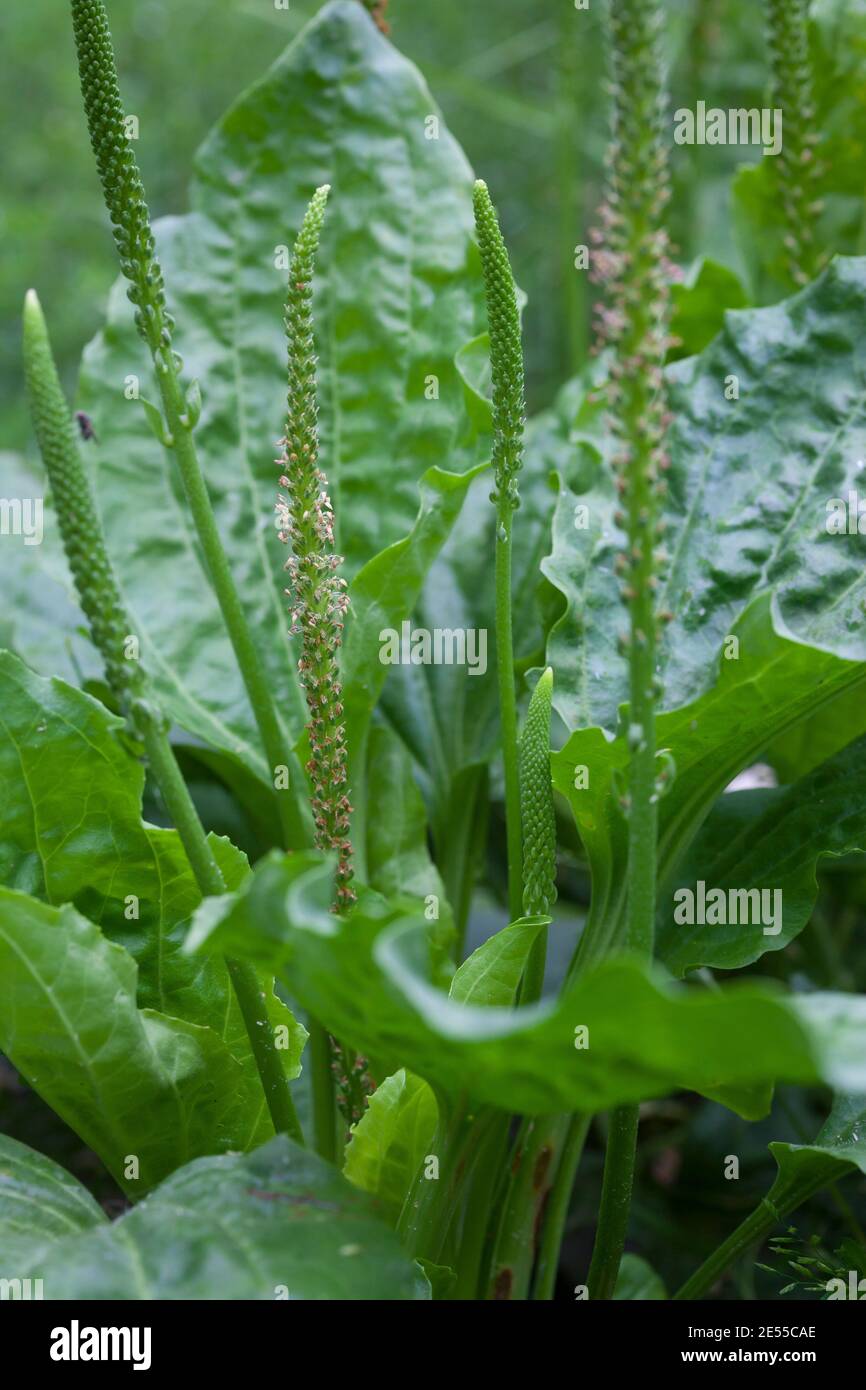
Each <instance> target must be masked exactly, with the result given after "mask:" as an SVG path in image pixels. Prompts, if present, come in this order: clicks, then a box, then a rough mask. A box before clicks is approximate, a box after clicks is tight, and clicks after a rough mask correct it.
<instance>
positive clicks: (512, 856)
mask: <svg viewBox="0 0 866 1390" xmlns="http://www.w3.org/2000/svg"><path fill="white" fill-rule="evenodd" d="M512 517H513V512H512V510H511V508H510V507H508V506H502V507H500V508H498V509H497V538H496V567H495V570H496V573H495V582H496V673H497V680H498V683H499V719H500V727H501V730H502V760H503V763H504V767H505V829H506V842H507V849H508V915H509V919H510V920H511V921H512V922H515V921H516V920H517V918H518V917H519V916H520V913H521V904H522V901H523V848H522V839H521V830H520V774H519V770H518V761H517V698H516V695H515V690H514V637H513V631H512V621H511V548H512Z"/></svg>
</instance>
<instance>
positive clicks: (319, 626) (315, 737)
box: [277, 184, 355, 910]
mask: <svg viewBox="0 0 866 1390" xmlns="http://www.w3.org/2000/svg"><path fill="white" fill-rule="evenodd" d="M329 192H330V188H329V186H328V185H327V184H325V185H323V187H322V188H319V189H317V190H316V192H315V193H314V194H313V197H312V200H311V202H310V205H309V207H308V208H307V212H306V215H305V217H304V221H303V224H302V226H301V230H300V232H299V234H298V239H297V241H296V242H295V248H294V251H293V254H292V261H291V266H290V269H289V286H288V295H287V298H286V320H285V322H286V334H287V338H288V371H289V384H288V413H287V422H286V434H285V438H284V439H282V440H280V443H281V444H282V445H283V453H282V455H281V456H280V458H278V459H277V464H278V465H279V468H280V470H281V477H280V487H281V488H283V489H284V493H283V494H282V495H281V496H280V497H279V499H278V501H277V515H278V518H279V521H280V528H281V529H280V539H281V540H282V541H284V542H285V543H286V544H287V545H291V548H292V553H291V555H290V556H289V559H288V560H287V561H286V569H287V570H288V572H289V581H290V583H289V588H288V589H287V590H286V593H287V594H288V596H289V598H290V599H291V602H292V628H291V631H292V633H293V634H297V635H299V636H300V637H301V659H300V661H299V662H298V668H299V670H300V674H301V683H302V684H303V687H304V692H305V694H306V697H307V705H308V707H309V711H310V719H309V723H308V724H307V732H308V734H309V739H310V760H309V762H308V763H307V773H308V775H309V778H310V781H311V783H312V788H313V795H312V807H313V821H314V824H315V828H316V846H317V848H319V849H323V850H334V851H336V854H337V907H338V909H339V910H342V909H344V908H347V907H350V906H351V904H352V903H353V902H354V901H355V894H354V891H353V890H352V887H351V881H352V844H351V841H350V840H349V817H350V814H351V810H352V808H351V806H350V805H349V799H348V796H347V793H346V762H347V753H346V741H345V730H344V727H343V719H342V716H343V704H342V700H343V695H342V688H341V685H340V670H339V650H340V645H341V641H342V632H343V622H344V619H345V614H346V609H347V607H348V604H349V599H348V595H347V594H346V581H345V580H344V579H342V578H340V576H339V574H338V570H339V568H340V565H341V564H342V558H341V557H340V556H339V555H336V554H335V553H334V515H333V511H332V509H331V502H330V499H329V497H328V494H327V491H326V488H327V478H326V477H325V475H324V473H322V471H321V469H320V468H319V466H318V457H319V436H318V428H317V423H316V422H317V416H318V403H317V388H316V352H315V340H314V335H313V312H312V300H313V283H312V282H313V270H314V266H315V260H316V252H317V250H318V246H319V237H320V234H321V230H322V221H323V218H324V215H325V204H326V202H327V199H328V193H329Z"/></svg>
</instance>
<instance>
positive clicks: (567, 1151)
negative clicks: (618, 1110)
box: [532, 1115, 592, 1301]
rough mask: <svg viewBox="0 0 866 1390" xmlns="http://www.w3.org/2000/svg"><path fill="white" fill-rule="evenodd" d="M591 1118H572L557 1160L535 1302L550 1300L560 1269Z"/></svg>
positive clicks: (537, 1277) (535, 1287)
mask: <svg viewBox="0 0 866 1390" xmlns="http://www.w3.org/2000/svg"><path fill="white" fill-rule="evenodd" d="M591 1118H592V1117H591V1116H590V1115H572V1117H571V1120H570V1122H569V1127H568V1134H567V1135H566V1138H565V1143H564V1145H563V1149H562V1158H561V1159H560V1161H559V1167H558V1168H557V1170H556V1178H555V1179H554V1183H553V1187H552V1188H551V1192H550V1198H549V1200H548V1203H547V1214H546V1216H545V1221H544V1232H543V1234H542V1237H541V1249H540V1250H539V1253H538V1266H537V1269H536V1272H535V1284H534V1286H533V1290H532V1297H533V1299H535V1300H540V1301H545V1300H550V1299H552V1298H553V1290H554V1287H555V1285H556V1272H557V1270H558V1269H559V1254H560V1250H561V1248H562V1240H563V1236H564V1235H565V1223H566V1221H567V1219H568V1208H569V1205H570V1203H571V1191H572V1188H573V1187H574V1179H575V1174H576V1173H577V1168H578V1164H579V1163H580V1159H581V1155H582V1153H583V1146H584V1144H585V1143H586V1136H587V1134H588V1132H589V1126H590V1121H591Z"/></svg>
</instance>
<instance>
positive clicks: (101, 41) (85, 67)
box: [72, 0, 174, 352]
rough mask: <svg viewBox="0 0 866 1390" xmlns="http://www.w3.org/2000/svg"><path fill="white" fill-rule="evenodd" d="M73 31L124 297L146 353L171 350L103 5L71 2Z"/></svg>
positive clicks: (90, 0)
mask: <svg viewBox="0 0 866 1390" xmlns="http://www.w3.org/2000/svg"><path fill="white" fill-rule="evenodd" d="M72 25H73V30H74V33H75V45H76V49H77V51H78V71H79V76H80V78H81V93H82V96H83V98H84V110H85V114H86V116H87V127H88V130H89V132H90V143H91V145H92V146H93V153H94V155H95V156H96V167H97V170H98V172H99V178H100V181H101V183H102V192H103V195H104V197H105V204H106V207H107V208H108V213H109V216H110V217H111V225H112V231H113V233H114V240H115V244H116V246H117V251H118V255H119V257H120V268H121V270H122V271H123V273H124V275H125V276H126V278H127V280H128V281H129V289H128V290H127V295H128V296H129V298H130V300H131V301H132V303H133V304H135V306H136V312H135V321H136V324H137V325H138V329H139V332H140V333H141V335H142V337H143V338H144V339H145V340H146V341H147V343H148V345H149V347H150V348H151V351H153V352H161V351H164V350H165V351H167V350H169V349H170V347H171V330H172V328H173V327H174V321H173V319H172V318H171V315H170V314H169V313H168V312H167V310H166V307H165V289H164V286H163V278H162V270H161V269H160V265H159V261H158V260H157V257H156V250H155V245H154V239H153V232H152V231H151V226H150V214H149V212H148V209H147V203H146V201H145V197H144V187H143V185H142V182H141V176H140V174H139V172H138V165H137V163H136V159H135V155H134V153H133V148H132V144H131V143H130V141H129V138H128V136H127V132H126V126H125V120H124V111H123V105H122V103H121V99H120V89H119V86H118V82H117V69H116V66H115V61H114V49H113V46H112V42H111V31H110V29H109V26H108V16H107V14H106V11H105V6H104V4H103V3H102V0H72Z"/></svg>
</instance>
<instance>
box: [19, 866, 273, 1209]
mask: <svg viewBox="0 0 866 1390" xmlns="http://www.w3.org/2000/svg"><path fill="white" fill-rule="evenodd" d="M136 973H137V971H136V965H135V962H134V960H133V959H132V957H131V956H130V955H129V954H128V953H127V952H126V951H124V950H123V948H122V947H121V946H117V945H114V944H113V943H111V942H109V941H107V940H106V939H105V937H104V936H103V935H102V934H101V932H100V931H99V928H98V927H96V926H94V925H93V923H92V922H88V921H87V920H86V918H84V917H82V916H81V915H80V914H79V913H78V912H76V911H75V909H74V908H72V907H68V906H67V907H62V908H59V909H58V908H54V907H48V906H46V905H45V904H44V903H40V902H37V901H36V899H35V898H30V897H28V896H27V895H26V894H24V893H15V892H10V891H9V890H8V889H0V1051H2V1052H4V1053H5V1054H6V1056H7V1057H8V1058H9V1059H10V1061H11V1062H12V1064H13V1066H15V1067H16V1069H17V1070H18V1071H20V1072H21V1074H22V1076H23V1077H24V1078H25V1080H26V1081H27V1082H28V1084H29V1085H30V1086H32V1088H33V1089H34V1091H37V1092H38V1093H39V1095H41V1096H42V1098H43V1100H45V1101H47V1102H48V1104H49V1105H50V1106H51V1108H52V1109H53V1110H55V1111H56V1112H57V1114H58V1115H60V1116H61V1118H62V1119H64V1120H65V1121H66V1122H67V1124H69V1125H70V1126H71V1128H72V1129H74V1130H75V1131H76V1133H77V1134H79V1135H80V1136H81V1138H82V1139H83V1140H84V1141H85V1143H87V1144H88V1145H89V1146H90V1147H91V1148H92V1149H94V1150H95V1151H96V1153H98V1154H99V1156H100V1158H101V1159H102V1161H103V1162H104V1163H105V1165H106V1167H107V1168H108V1169H109V1170H110V1172H111V1173H112V1174H113V1176H114V1177H115V1178H116V1179H117V1181H118V1182H119V1183H120V1184H121V1186H123V1187H125V1188H126V1189H127V1191H129V1192H130V1193H131V1194H132V1195H136V1196H140V1195H142V1194H143V1193H144V1192H146V1191H147V1190H148V1189H149V1188H151V1187H152V1186H153V1185H154V1184H155V1183H156V1182H158V1181H159V1180H160V1179H161V1178H163V1177H164V1176H165V1175H166V1174H167V1173H170V1172H172V1171H173V1169H175V1168H177V1167H179V1166H180V1164H182V1163H185V1162H187V1161H188V1160H189V1159H190V1158H194V1157H197V1156H198V1155H200V1154H206V1153H214V1152H219V1151H221V1150H224V1149H235V1148H245V1147H247V1145H248V1144H249V1143H250V1142H251V1141H252V1139H253V1137H254V1134H255V1132H256V1130H257V1128H258V1124H259V1120H260V1104H259V1097H258V1096H257V1095H256V1094H255V1092H253V1091H252V1089H251V1087H252V1081H251V1079H250V1078H248V1077H247V1075H246V1074H245V1072H244V1070H243V1068H242V1067H241V1065H240V1063H239V1062H237V1061H236V1060H235V1058H234V1057H233V1056H232V1055H231V1053H230V1052H229V1050H228V1047H227V1046H226V1044H225V1043H224V1042H223V1040H222V1039H221V1038H220V1037H219V1036H218V1035H217V1034H216V1033H215V1032H213V1031H212V1030H211V1029H209V1028H201V1027H197V1026H195V1025H194V1024H191V1023H186V1022H184V1021H182V1020H181V1019H177V1018H169V1017H167V1016H165V1015H164V1014H160V1013H157V1012H156V1011H155V1010H152V1009H139V1008H137V1007H136ZM130 1158H136V1159H137V1160H138V1174H137V1175H136V1174H135V1173H134V1172H133V1170H132V1167H130V1168H129V1171H128V1172H125V1171H124V1170H125V1169H126V1167H127V1163H128V1160H129V1159H130Z"/></svg>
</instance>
